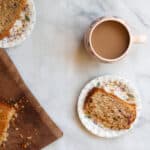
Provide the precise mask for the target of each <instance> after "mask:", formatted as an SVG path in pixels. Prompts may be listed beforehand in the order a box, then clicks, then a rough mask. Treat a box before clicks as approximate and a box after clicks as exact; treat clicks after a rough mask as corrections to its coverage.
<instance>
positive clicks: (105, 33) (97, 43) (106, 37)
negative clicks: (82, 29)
mask: <svg viewBox="0 0 150 150" xmlns="http://www.w3.org/2000/svg"><path fill="white" fill-rule="evenodd" d="M129 41H130V36H129V33H128V31H127V29H126V28H125V27H124V26H123V25H122V24H121V23H119V22H116V21H105V22H102V23H101V24H99V25H97V27H96V28H95V29H94V31H93V33H92V36H91V43H92V46H93V48H94V49H95V51H96V53H97V54H98V55H100V56H102V57H103V58H107V59H115V58H117V57H119V56H121V55H122V54H123V53H124V52H125V51H126V50H127V48H128V46H129Z"/></svg>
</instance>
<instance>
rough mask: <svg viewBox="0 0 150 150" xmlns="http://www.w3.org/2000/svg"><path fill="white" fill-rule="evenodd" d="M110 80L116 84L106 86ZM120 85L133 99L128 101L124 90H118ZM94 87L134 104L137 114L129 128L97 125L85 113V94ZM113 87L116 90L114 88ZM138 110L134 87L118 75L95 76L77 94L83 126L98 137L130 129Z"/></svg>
mask: <svg viewBox="0 0 150 150" xmlns="http://www.w3.org/2000/svg"><path fill="white" fill-rule="evenodd" d="M111 82H114V83H116V86H115V87H114V86H108V85H109V83H111ZM120 86H123V87H121V89H122V88H124V89H126V90H128V92H129V93H130V95H128V96H132V98H133V101H128V100H129V99H128V98H129V97H128V96H127V95H126V94H125V93H126V92H125V93H124V92H120V91H119V87H120ZM94 87H100V88H104V89H105V90H106V91H107V92H110V93H113V94H115V95H116V96H118V97H120V98H121V99H122V100H125V101H128V102H129V103H135V104H136V111H137V116H136V119H135V121H134V122H133V123H132V125H131V127H130V129H126V130H112V129H109V128H106V127H104V126H103V125H97V124H96V123H94V122H93V121H92V120H91V119H90V118H88V117H87V116H86V115H85V113H84V110H83V106H84V102H85V99H86V96H87V94H88V93H89V91H90V90H91V89H92V88H94ZM115 88H116V89H118V90H116V89H115ZM116 91H117V92H116ZM120 93H121V94H120ZM140 110H141V100H140V98H139V95H138V93H137V90H136V88H135V87H134V86H133V85H131V83H129V81H127V80H126V79H124V78H122V77H119V76H112V75H107V76H101V77H98V78H95V79H94V80H92V81H90V82H89V83H88V84H86V86H85V87H84V88H83V89H82V91H81V93H80V95H79V98H78V104H77V111H78V115H79V118H80V120H81V122H82V124H83V125H84V127H85V128H86V129H87V130H88V131H90V132H91V133H93V134H94V135H97V136H99V137H105V138H114V137H118V136H120V135H123V134H124V133H126V132H128V131H129V130H131V129H132V128H133V126H134V125H135V124H136V122H137V120H138V118H139V113H140Z"/></svg>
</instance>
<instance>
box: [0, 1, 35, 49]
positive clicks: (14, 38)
mask: <svg viewBox="0 0 150 150" xmlns="http://www.w3.org/2000/svg"><path fill="white" fill-rule="evenodd" d="M35 22H36V10H35V5H34V2H33V0H27V5H26V9H25V10H24V11H22V13H21V17H20V19H18V20H16V22H15V24H14V26H13V27H12V29H10V35H9V36H8V37H5V38H3V39H2V40H0V48H10V47H14V46H16V45H19V44H21V43H22V42H23V41H24V40H25V39H26V38H27V37H28V36H29V35H30V34H31V32H32V30H33V28H34V25H35Z"/></svg>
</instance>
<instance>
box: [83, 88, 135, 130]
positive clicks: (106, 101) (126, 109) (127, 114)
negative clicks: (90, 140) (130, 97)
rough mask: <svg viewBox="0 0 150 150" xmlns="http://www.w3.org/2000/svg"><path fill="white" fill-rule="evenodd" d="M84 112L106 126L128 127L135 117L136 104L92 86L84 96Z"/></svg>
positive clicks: (112, 127)
mask: <svg viewBox="0 0 150 150" xmlns="http://www.w3.org/2000/svg"><path fill="white" fill-rule="evenodd" d="M84 112H85V114H86V115H87V116H88V117H89V118H91V119H92V120H93V121H94V122H95V123H96V124H99V125H103V126H104V127H106V128H111V129H113V130H121V129H129V128H130V126H131V124H132V123H133V122H134V120H135V118H136V105H135V104H130V103H127V102H125V101H123V100H122V99H120V98H118V97H117V96H115V95H113V94H110V93H107V92H106V91H105V90H103V89H101V88H93V89H92V90H91V91H90V92H89V94H88V95H87V97H86V100H85V103H84Z"/></svg>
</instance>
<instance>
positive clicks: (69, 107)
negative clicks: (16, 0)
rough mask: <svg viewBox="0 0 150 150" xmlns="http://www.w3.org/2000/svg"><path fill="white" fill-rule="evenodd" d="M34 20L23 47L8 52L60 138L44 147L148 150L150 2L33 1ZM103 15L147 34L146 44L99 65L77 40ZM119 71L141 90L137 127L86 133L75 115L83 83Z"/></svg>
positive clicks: (149, 126) (149, 125)
mask: <svg viewBox="0 0 150 150" xmlns="http://www.w3.org/2000/svg"><path fill="white" fill-rule="evenodd" d="M35 5H36V10H37V23H36V26H35V29H34V31H33V33H32V35H31V36H30V38H28V39H27V40H26V41H25V42H24V43H23V44H22V45H20V46H18V47H15V48H12V49H8V50H7V52H8V53H9V55H10V56H11V58H12V60H13V61H14V63H15V64H16V66H17V68H18V70H19V71H20V73H21V75H22V77H23V79H24V80H25V82H26V83H27V85H28V86H29V88H30V89H31V91H32V92H33V94H34V95H35V96H36V97H37V98H38V100H39V102H40V103H41V105H42V106H43V107H44V108H45V110H46V111H47V112H48V114H49V115H50V116H51V117H52V118H53V120H54V121H55V122H56V123H57V125H58V126H59V127H60V128H61V129H62V130H63V132H64V136H63V137H62V138H61V139H59V140H58V141H56V142H54V143H53V144H51V145H49V146H47V147H46V148H44V150H99V149H100V150H106V149H107V150H112V149H115V150H120V149H121V150H134V149H136V150H143V149H144V150H149V149H150V143H149V139H150V92H149V90H150V44H149V35H150V11H149V9H150V1H149V0H132V1H131V0H44V1H43V0H35ZM103 15H109V16H112V15H115V16H118V17H121V18H123V19H125V20H126V21H127V22H128V23H129V25H130V26H131V28H132V31H133V34H135V33H137V34H143V33H145V34H147V36H148V39H147V43H145V44H143V45H140V44H138V45H133V46H132V47H131V51H130V53H129V55H128V56H127V57H126V58H125V59H124V60H122V61H120V62H117V63H113V64H102V63H99V62H97V61H95V59H93V58H92V57H91V56H89V55H88V53H87V52H86V51H85V49H84V48H83V45H82V42H81V39H82V37H83V33H84V32H85V31H86V29H87V28H88V26H89V24H90V23H91V21H93V20H94V19H96V18H97V17H100V16H103ZM107 73H111V74H121V75H124V76H126V77H127V78H128V79H130V80H132V82H134V83H135V84H136V86H137V89H138V90H139V92H140V95H141V98H142V103H143V110H142V114H141V117H140V121H139V123H138V124H137V126H136V128H135V129H134V130H133V131H132V132H130V133H129V134H127V135H125V136H122V137H120V138H117V139H109V140H108V139H101V138H97V137H95V136H93V135H91V134H90V133H88V132H87V131H86V130H85V129H84V128H83V127H82V125H81V124H80V121H79V119H78V116H77V114H76V103H77V97H78V95H79V93H80V90H81V88H82V87H83V85H84V84H85V83H86V82H87V81H89V80H90V79H92V78H94V77H96V76H99V75H103V74H107Z"/></svg>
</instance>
